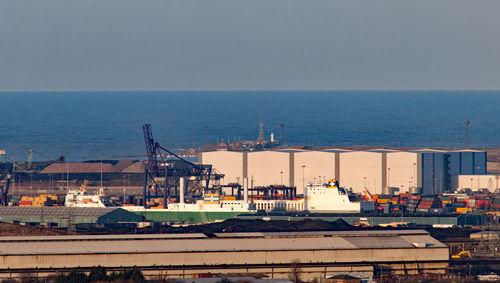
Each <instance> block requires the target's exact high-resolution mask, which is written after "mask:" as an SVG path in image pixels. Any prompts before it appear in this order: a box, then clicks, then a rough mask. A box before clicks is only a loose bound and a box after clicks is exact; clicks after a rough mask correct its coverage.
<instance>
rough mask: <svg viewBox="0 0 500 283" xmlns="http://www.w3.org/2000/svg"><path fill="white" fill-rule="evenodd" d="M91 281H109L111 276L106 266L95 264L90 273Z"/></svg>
mask: <svg viewBox="0 0 500 283" xmlns="http://www.w3.org/2000/svg"><path fill="white" fill-rule="evenodd" d="M89 281H90V282H95V281H109V276H108V272H107V271H106V268H104V267H102V266H100V265H99V266H93V267H92V268H91V269H90V274H89Z"/></svg>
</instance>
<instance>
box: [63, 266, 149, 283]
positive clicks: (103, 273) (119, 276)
mask: <svg viewBox="0 0 500 283" xmlns="http://www.w3.org/2000/svg"><path fill="white" fill-rule="evenodd" d="M144 281H145V278H144V274H142V271H141V270H140V269H139V268H137V267H133V268H127V269H124V270H121V271H119V272H116V271H113V272H112V273H111V274H110V275H108V272H107V270H106V268H104V267H102V266H94V267H92V268H91V269H90V273H89V275H88V276H87V275H86V274H85V273H83V272H81V271H79V270H73V271H71V272H70V273H68V274H60V275H59V276H57V278H56V280H55V282H56V283H90V282H123V283H124V282H127V283H128V282H144Z"/></svg>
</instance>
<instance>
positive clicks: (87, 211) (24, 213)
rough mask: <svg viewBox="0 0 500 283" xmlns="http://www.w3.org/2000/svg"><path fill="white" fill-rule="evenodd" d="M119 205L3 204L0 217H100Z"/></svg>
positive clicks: (0, 208)
mask: <svg viewBox="0 0 500 283" xmlns="http://www.w3.org/2000/svg"><path fill="white" fill-rule="evenodd" d="M116 209H122V208H119V207H64V206H50V207H33V206H30V207H19V206H4V207H0V217H33V216H38V215H42V214H43V216H44V217H54V218H61V217H100V216H102V215H105V214H108V213H110V212H112V211H114V210H116Z"/></svg>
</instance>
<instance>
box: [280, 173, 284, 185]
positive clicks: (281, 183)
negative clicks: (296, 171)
mask: <svg viewBox="0 0 500 283" xmlns="http://www.w3.org/2000/svg"><path fill="white" fill-rule="evenodd" d="M280 174H281V182H280V185H283V171H280Z"/></svg>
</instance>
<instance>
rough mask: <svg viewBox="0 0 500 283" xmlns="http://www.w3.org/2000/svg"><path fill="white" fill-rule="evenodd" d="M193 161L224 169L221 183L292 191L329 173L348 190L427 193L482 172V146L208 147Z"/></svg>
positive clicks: (484, 159) (302, 188) (298, 190)
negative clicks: (401, 148) (247, 149)
mask: <svg viewBox="0 0 500 283" xmlns="http://www.w3.org/2000/svg"><path fill="white" fill-rule="evenodd" d="M199 162H200V163H202V164H212V165H213V167H214V169H215V170H216V171H217V172H218V173H221V174H224V178H223V179H222V180H221V183H222V184H223V185H227V184H229V183H239V184H242V182H243V179H244V178H248V180H249V182H250V186H251V187H253V186H268V185H285V186H291V187H297V193H298V194H302V193H303V192H304V185H305V184H307V183H310V182H314V181H321V180H325V181H326V180H328V179H331V178H335V179H337V180H339V182H340V184H341V185H342V186H344V187H345V188H352V190H353V191H354V192H362V191H363V190H364V189H365V188H368V190H369V191H370V192H371V193H372V194H390V193H391V192H393V191H399V192H400V193H407V192H411V193H422V194H425V195H430V194H438V193H442V192H447V191H451V190H452V189H453V188H455V187H454V186H452V179H453V178H455V177H453V176H459V175H471V174H473V175H485V174H486V173H487V168H486V152H484V151H476V150H462V151H445V150H435V149H427V148H424V149H414V150H408V151H397V150H387V149H375V150H368V151H351V150H342V149H329V150H318V151H305V150H273V151H251V152H231V151H212V152H203V153H201V154H200V155H199ZM492 186H493V187H492ZM480 187H483V186H481V185H480ZM490 187H491V189H492V190H493V191H494V190H495V189H497V188H498V182H494V185H491V184H490V186H484V187H483V188H488V189H490Z"/></svg>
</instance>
